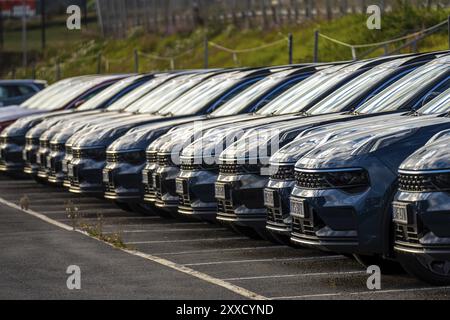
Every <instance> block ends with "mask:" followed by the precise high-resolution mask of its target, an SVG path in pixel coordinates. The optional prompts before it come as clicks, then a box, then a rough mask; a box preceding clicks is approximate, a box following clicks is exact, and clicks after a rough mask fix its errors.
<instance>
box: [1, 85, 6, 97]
mask: <svg viewBox="0 0 450 320" xmlns="http://www.w3.org/2000/svg"><path fill="white" fill-rule="evenodd" d="M6 98H8V91H7V90H6V88H5V87H4V86H0V99H6Z"/></svg>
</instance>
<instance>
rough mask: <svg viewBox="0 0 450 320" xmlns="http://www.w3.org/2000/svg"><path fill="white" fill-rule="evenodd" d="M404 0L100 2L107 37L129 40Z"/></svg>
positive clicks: (447, 0) (288, 20) (438, 1)
mask: <svg viewBox="0 0 450 320" xmlns="http://www.w3.org/2000/svg"><path fill="white" fill-rule="evenodd" d="M399 3H401V0H96V4H97V15H98V18H99V22H100V26H101V29H102V32H103V34H104V35H105V36H115V37H123V36H126V34H127V31H129V30H130V29H132V28H135V27H142V28H144V29H145V30H147V31H149V32H162V33H172V32H177V31H190V30H193V29H195V28H196V27H198V26H208V25H209V26H211V25H214V26H218V25H220V24H224V25H225V24H234V25H237V26H240V27H263V28H270V27H272V26H274V25H286V24H296V23H301V22H304V21H306V20H310V19H316V18H323V19H332V18H335V17H338V16H342V15H345V14H348V13H365V11H366V9H367V6H368V5H379V6H380V7H381V9H382V10H391V9H392V8H393V7H394V6H395V5H398V4H399ZM407 3H409V4H411V5H414V6H419V7H429V8H432V7H434V8H436V7H448V6H450V0H407Z"/></svg>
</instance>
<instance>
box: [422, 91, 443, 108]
mask: <svg viewBox="0 0 450 320" xmlns="http://www.w3.org/2000/svg"><path fill="white" fill-rule="evenodd" d="M439 94H440V92H430V93H429V94H427V95H426V97H425V98H423V100H422V107H423V106H424V105H426V104H427V103H428V102H430V101H431V100H433V99H434V98H436V97H437V96H438V95H439Z"/></svg>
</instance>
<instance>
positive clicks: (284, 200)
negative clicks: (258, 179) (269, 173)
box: [264, 179, 295, 236]
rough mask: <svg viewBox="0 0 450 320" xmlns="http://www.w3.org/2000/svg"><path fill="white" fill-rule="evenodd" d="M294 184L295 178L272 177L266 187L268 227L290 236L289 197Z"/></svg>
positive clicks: (265, 199) (265, 198)
mask: <svg viewBox="0 0 450 320" xmlns="http://www.w3.org/2000/svg"><path fill="white" fill-rule="evenodd" d="M294 185H295V182H294V180H286V181H282V180H275V179H270V180H269V182H268V184H267V187H266V188H265V189H264V205H265V206H266V209H267V224H266V229H267V230H269V231H270V232H273V233H277V234H281V235H285V236H290V234H291V231H292V217H291V215H290V214H289V213H290V202H289V197H290V195H291V191H292V189H293V187H294Z"/></svg>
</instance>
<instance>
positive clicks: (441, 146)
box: [399, 131, 450, 172]
mask: <svg viewBox="0 0 450 320" xmlns="http://www.w3.org/2000/svg"><path fill="white" fill-rule="evenodd" d="M438 136H439V137H435V138H433V139H431V140H430V142H429V143H427V144H426V145H425V146H424V147H422V148H420V149H419V150H417V151H416V152H415V153H413V154H412V155H411V156H410V157H409V158H407V159H406V160H405V161H404V162H403V163H402V164H401V165H400V168H399V169H400V172H401V171H427V170H444V169H450V150H449V149H448V146H449V145H450V131H446V132H445V133H443V134H439V135H438Z"/></svg>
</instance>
